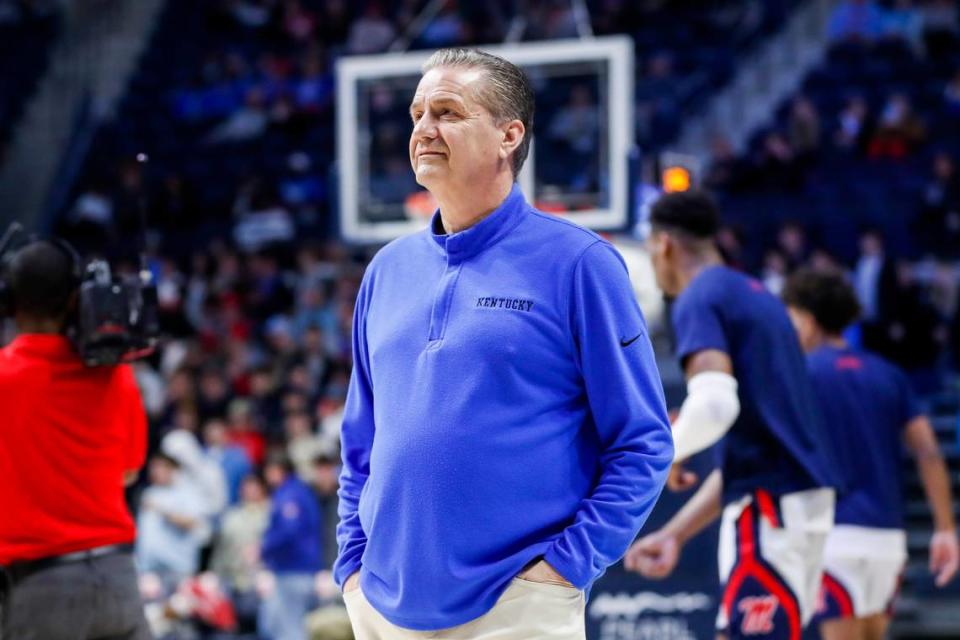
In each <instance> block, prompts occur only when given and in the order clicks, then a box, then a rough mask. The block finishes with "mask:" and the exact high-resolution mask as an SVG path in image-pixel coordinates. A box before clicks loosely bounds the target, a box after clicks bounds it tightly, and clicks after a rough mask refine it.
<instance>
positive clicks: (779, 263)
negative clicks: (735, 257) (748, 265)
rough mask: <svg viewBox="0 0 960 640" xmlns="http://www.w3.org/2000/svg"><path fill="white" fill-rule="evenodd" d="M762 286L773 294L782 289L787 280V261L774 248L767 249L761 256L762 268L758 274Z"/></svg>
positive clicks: (777, 293) (778, 293)
mask: <svg viewBox="0 0 960 640" xmlns="http://www.w3.org/2000/svg"><path fill="white" fill-rule="evenodd" d="M760 278H761V280H762V281H763V286H764V287H766V289H767V291H769V292H770V293H772V294H773V295H775V296H779V295H780V292H781V291H783V285H784V283H785V282H786V280H787V261H786V259H785V258H784V257H783V254H782V253H780V252H779V251H778V250H776V249H769V250H768V251H767V253H766V255H765V256H764V257H763V270H762V272H761V274H760Z"/></svg>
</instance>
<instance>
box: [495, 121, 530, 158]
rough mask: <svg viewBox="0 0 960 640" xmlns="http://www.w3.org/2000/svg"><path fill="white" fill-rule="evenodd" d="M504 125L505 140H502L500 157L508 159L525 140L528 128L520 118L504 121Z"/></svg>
mask: <svg viewBox="0 0 960 640" xmlns="http://www.w3.org/2000/svg"><path fill="white" fill-rule="evenodd" d="M502 127H503V128H502V129H501V131H502V132H503V140H502V141H501V142H500V157H501V158H503V159H504V160H506V159H507V158H509V157H510V154H512V153H513V152H514V151H516V149H517V147H519V146H520V143H522V142H523V138H524V136H526V135H527V130H526V127H524V126H523V123H522V122H520V121H519V120H510V121H509V122H506V123H504V124H503V125H502Z"/></svg>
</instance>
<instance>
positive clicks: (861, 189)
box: [723, 41, 960, 264]
mask: <svg viewBox="0 0 960 640" xmlns="http://www.w3.org/2000/svg"><path fill="white" fill-rule="evenodd" d="M958 68H960V47H955V48H954V49H953V50H952V51H950V52H949V54H946V55H945V56H944V57H942V58H940V59H937V60H930V59H927V58H924V57H921V56H919V55H917V54H916V53H915V52H914V51H912V50H911V49H910V48H909V47H908V46H907V45H906V44H905V43H902V42H899V41H890V42H880V43H877V44H875V45H872V46H869V45H864V44H860V43H855V42H851V43H840V44H837V45H835V46H834V47H833V48H832V49H831V50H830V51H829V54H828V56H827V59H826V60H825V61H824V63H823V64H822V65H821V66H820V67H819V68H817V69H816V70H814V71H813V72H811V73H810V74H809V75H808V76H807V78H806V80H805V81H804V84H803V87H802V89H801V93H800V95H802V96H805V97H807V98H808V99H809V100H811V101H812V102H813V104H814V105H815V106H816V109H817V112H818V114H819V120H820V134H821V135H820V145H819V147H820V150H819V152H818V154H817V156H816V157H815V160H814V162H813V163H812V165H811V166H809V167H797V168H796V171H798V172H800V173H801V174H804V175H802V176H801V177H802V183H801V185H800V186H799V187H798V188H796V189H793V190H789V191H784V190H782V189H781V190H779V191H778V189H777V188H776V187H773V188H771V187H770V185H769V184H761V183H758V184H755V185H750V186H748V187H745V188H738V189H732V190H727V191H726V192H725V193H724V197H723V201H724V205H725V210H726V212H727V213H728V215H729V217H730V221H731V222H732V223H735V224H739V225H741V226H744V227H747V226H749V227H750V228H751V230H752V231H753V233H752V239H753V240H754V245H753V247H752V249H753V260H755V261H756V262H759V259H760V256H761V255H762V251H763V249H764V248H765V247H763V246H762V245H761V244H757V241H758V240H759V239H761V238H764V237H765V238H769V237H772V236H773V235H774V231H775V229H776V228H777V227H778V226H779V225H780V224H782V223H783V222H784V221H787V220H797V221H802V222H803V224H804V225H805V226H806V227H807V228H808V232H809V234H810V235H811V236H812V237H815V238H816V239H817V240H818V242H819V243H821V244H822V245H823V246H824V247H825V248H826V249H827V250H828V251H830V252H831V253H832V254H833V255H834V256H835V257H837V258H839V259H841V260H842V261H844V262H847V263H849V262H851V261H852V260H853V259H854V258H855V257H856V254H857V235H858V232H859V231H860V230H861V229H863V228H864V227H876V228H879V229H881V230H882V231H883V232H884V235H885V236H886V237H887V239H888V242H889V244H890V247H891V248H892V249H893V251H894V252H895V253H897V254H898V255H910V256H917V255H920V254H922V253H923V251H924V249H925V248H926V247H924V246H920V245H919V244H918V243H917V242H916V241H915V240H916V239H917V234H916V233H913V232H912V231H913V230H914V225H915V223H916V221H917V217H918V213H919V206H918V205H919V203H920V201H921V196H922V192H923V189H924V187H925V185H926V183H927V181H928V180H929V177H930V167H931V164H932V159H933V156H934V155H935V154H936V153H937V152H940V151H946V152H948V153H950V154H952V155H953V156H954V157H958V153H960V138H958V137H957V135H956V133H957V125H956V117H957V113H956V111H955V107H953V106H951V105H949V104H948V103H947V102H946V100H945V97H944V92H945V87H946V86H947V84H948V82H949V81H950V80H951V79H952V78H953V76H954V75H955V73H956V71H957V69H958ZM898 93H899V94H902V95H904V96H906V97H907V98H908V99H909V100H910V102H911V103H912V105H913V108H914V110H915V111H916V113H917V114H918V115H919V116H920V117H921V118H922V120H923V121H924V123H925V127H926V140H927V142H926V143H925V144H923V145H921V146H920V147H919V148H917V149H916V150H914V151H912V152H911V153H908V154H907V155H906V156H905V157H902V158H896V159H891V158H876V157H871V154H870V152H869V150H865V151H864V152H853V153H851V152H850V151H847V150H843V149H838V148H837V147H836V146H835V144H834V141H833V136H834V134H835V131H836V129H837V123H838V120H839V117H840V114H841V111H842V110H843V108H844V106H845V104H846V103H847V102H848V101H849V100H850V99H851V98H854V97H861V98H863V100H864V101H865V103H866V105H867V112H868V114H869V116H868V117H869V118H870V119H872V120H875V119H876V118H879V117H881V116H882V111H883V109H884V106H885V103H886V102H887V100H888V99H889V98H890V96H892V95H894V94H898ZM792 101H793V99H792V98H791V99H789V100H787V101H785V102H784V104H783V105H781V107H780V108H779V109H778V111H777V114H776V116H775V123H774V124H773V126H772V127H770V128H769V129H765V130H763V131H760V132H757V133H756V135H755V136H754V137H753V139H752V142H751V145H750V148H749V151H748V152H747V154H746V155H745V157H744V161H745V163H746V164H748V165H750V164H756V163H757V162H758V160H757V158H758V157H759V156H761V155H762V145H763V142H764V139H765V137H766V136H767V135H768V134H769V133H770V132H771V131H782V132H786V131H787V129H788V128H789V120H790V109H791V104H792ZM756 262H755V264H756Z"/></svg>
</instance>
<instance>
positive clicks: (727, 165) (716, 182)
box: [703, 135, 747, 192]
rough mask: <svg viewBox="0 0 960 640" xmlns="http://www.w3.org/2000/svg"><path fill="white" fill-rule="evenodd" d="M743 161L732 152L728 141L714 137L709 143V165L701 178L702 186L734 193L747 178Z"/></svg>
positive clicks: (725, 138) (720, 136) (724, 138)
mask: <svg viewBox="0 0 960 640" xmlns="http://www.w3.org/2000/svg"><path fill="white" fill-rule="evenodd" d="M746 174H747V168H746V167H745V166H744V161H743V160H742V159H741V158H740V156H739V155H738V154H737V152H736V151H735V150H734V148H733V145H732V144H731V143H730V139H729V138H727V137H726V136H723V135H717V136H714V138H713V140H712V141H711V143H710V163H709V165H708V167H707V172H706V174H705V175H704V178H703V186H704V187H705V188H707V189H710V190H716V191H726V192H735V191H738V190H739V189H740V188H741V187H743V186H744V183H745V178H746V177H747V175H746Z"/></svg>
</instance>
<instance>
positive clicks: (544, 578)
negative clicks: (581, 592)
mask: <svg viewBox="0 0 960 640" xmlns="http://www.w3.org/2000/svg"><path fill="white" fill-rule="evenodd" d="M517 577H518V578H520V579H521V580H526V581H527V582H539V583H541V584H558V585H560V586H561V587H570V588H573V585H572V584H570V582H569V581H568V580H567V579H566V578H564V577H563V576H562V575H560V573H559V572H558V571H557V570H556V569H554V568H553V567H552V566H550V563H549V562H547V561H546V560H540V561H539V562H537V563H536V564H534V565H533V566H531V567H530V568H529V569H526V570H525V571H522V572H520V574H519V575H518V576H517Z"/></svg>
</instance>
